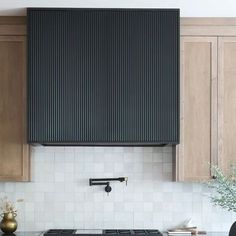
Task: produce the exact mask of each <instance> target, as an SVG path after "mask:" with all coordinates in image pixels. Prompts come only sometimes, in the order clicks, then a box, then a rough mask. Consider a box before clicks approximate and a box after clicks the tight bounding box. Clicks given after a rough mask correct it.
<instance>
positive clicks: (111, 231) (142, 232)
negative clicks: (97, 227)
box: [104, 229, 162, 236]
mask: <svg viewBox="0 0 236 236" xmlns="http://www.w3.org/2000/svg"><path fill="white" fill-rule="evenodd" d="M104 235H153V236H161V235H162V233H161V232H160V231H159V230H157V229H133V230H129V229H118V230H116V229H109V230H104Z"/></svg>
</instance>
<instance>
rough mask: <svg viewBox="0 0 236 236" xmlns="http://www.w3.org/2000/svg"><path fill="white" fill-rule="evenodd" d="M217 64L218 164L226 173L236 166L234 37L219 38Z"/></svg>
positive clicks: (235, 48) (235, 59)
mask: <svg viewBox="0 0 236 236" xmlns="http://www.w3.org/2000/svg"><path fill="white" fill-rule="evenodd" d="M218 62H219V65H218V70H219V72H218V73H219V76H218V81H219V82H218V83H219V85H218V152H219V153H218V155H219V158H218V162H219V163H218V164H219V167H220V168H222V169H223V170H224V172H225V173H227V172H229V170H230V166H231V165H235V164H236V37H219V44H218Z"/></svg>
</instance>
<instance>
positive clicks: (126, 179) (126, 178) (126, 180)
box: [125, 177, 128, 186]
mask: <svg viewBox="0 0 236 236" xmlns="http://www.w3.org/2000/svg"><path fill="white" fill-rule="evenodd" d="M125 184H126V186H127V185H128V177H125Z"/></svg>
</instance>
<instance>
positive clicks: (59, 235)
mask: <svg viewBox="0 0 236 236" xmlns="http://www.w3.org/2000/svg"><path fill="white" fill-rule="evenodd" d="M84 231H86V230H84ZM69 235H70V236H72V235H90V233H89V230H88V234H86V233H85V232H83V233H82V234H78V233H76V230H73V229H50V230H48V231H46V232H45V233H44V236H69ZM92 235H96V234H92ZM97 235H99V234H97ZM100 235H149V236H150V235H153V236H162V234H161V232H160V231H159V230H156V229H133V230H129V229H106V230H103V231H101V234H100Z"/></svg>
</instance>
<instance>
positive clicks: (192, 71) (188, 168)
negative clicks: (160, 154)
mask: <svg viewBox="0 0 236 236" xmlns="http://www.w3.org/2000/svg"><path fill="white" fill-rule="evenodd" d="M180 93H181V95H180V97H181V112H180V114H181V124H180V130H181V136H180V143H181V144H180V145H179V146H178V147H177V153H176V154H177V157H176V167H177V169H176V178H177V180H180V181H181V180H185V181H192V180H202V179H208V178H209V177H210V176H211V171H210V165H209V164H208V163H212V164H215V162H216V160H215V157H216V153H217V139H216V135H217V130H216V128H217V123H216V122H217V120H216V115H217V114H216V109H217V38H216V37H181V92H180Z"/></svg>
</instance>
